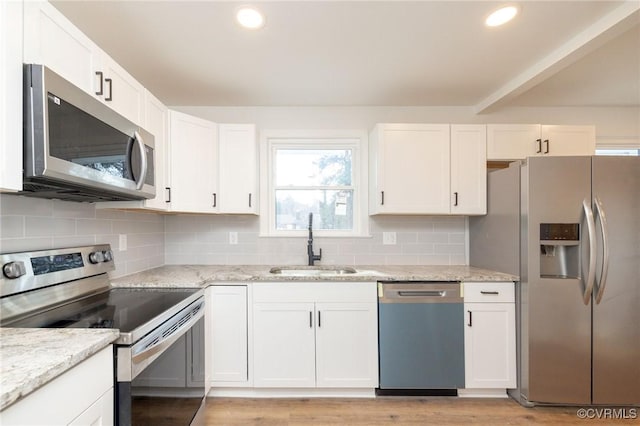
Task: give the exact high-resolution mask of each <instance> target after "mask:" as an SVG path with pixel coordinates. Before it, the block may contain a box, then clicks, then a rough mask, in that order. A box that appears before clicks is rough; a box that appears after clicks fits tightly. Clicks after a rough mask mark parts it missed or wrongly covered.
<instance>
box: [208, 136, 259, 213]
mask: <svg viewBox="0 0 640 426" xmlns="http://www.w3.org/2000/svg"><path fill="white" fill-rule="evenodd" d="M218 131H219V137H218V152H219V155H220V161H219V163H218V166H219V171H220V185H219V192H220V193H219V200H218V201H219V205H220V209H219V212H220V213H244V214H257V213H258V200H257V194H258V188H257V187H258V180H257V172H258V157H257V146H256V127H255V125H253V124H220V125H219V126H218Z"/></svg>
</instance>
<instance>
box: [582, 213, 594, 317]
mask: <svg viewBox="0 0 640 426" xmlns="http://www.w3.org/2000/svg"><path fill="white" fill-rule="evenodd" d="M582 207H583V208H584V214H585V216H586V219H587V229H588V231H589V272H588V273H587V282H586V283H585V290H584V294H583V297H582V299H583V301H584V304H585V305H588V304H589V300H590V299H591V294H592V293H593V286H594V285H595V282H596V254H597V253H596V235H595V233H596V223H595V219H594V218H593V211H592V210H591V207H590V206H589V202H587V200H583V201H582Z"/></svg>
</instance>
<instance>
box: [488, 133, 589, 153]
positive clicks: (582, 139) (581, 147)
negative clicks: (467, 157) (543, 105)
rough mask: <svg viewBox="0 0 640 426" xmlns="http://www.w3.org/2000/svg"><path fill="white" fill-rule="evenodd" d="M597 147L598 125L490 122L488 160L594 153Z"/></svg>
mask: <svg viewBox="0 0 640 426" xmlns="http://www.w3.org/2000/svg"><path fill="white" fill-rule="evenodd" d="M595 149H596V130H595V126H551V125H540V124H488V125H487V159H488V160H519V159H525V158H527V157H535V156H541V155H551V156H556V155H594V154H595Z"/></svg>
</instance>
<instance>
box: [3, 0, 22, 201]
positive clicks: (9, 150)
mask: <svg viewBox="0 0 640 426" xmlns="http://www.w3.org/2000/svg"><path fill="white" fill-rule="evenodd" d="M22 34H23V33H22V2H16V1H0V63H1V64H2V66H0V93H2V96H0V191H20V190H22V164H23V163H22V72H23V71H22Z"/></svg>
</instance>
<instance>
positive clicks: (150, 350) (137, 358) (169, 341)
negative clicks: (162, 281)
mask: <svg viewBox="0 0 640 426" xmlns="http://www.w3.org/2000/svg"><path fill="white" fill-rule="evenodd" d="M203 315H204V310H200V312H198V314H196V315H195V316H193V317H191V319H190V320H189V321H187V322H185V323H184V324H182V325H181V326H179V328H178V329H177V330H176V331H175V332H173V333H172V334H171V335H170V336H169V337H167V338H165V339H163V340H160V341H158V342H156V343H154V344H153V345H151V346H149V347H147V348H146V349H144V350H143V351H142V352H139V353H137V354H135V355H133V356H132V357H131V362H132V363H133V365H134V366H135V365H136V364H140V363H142V362H143V361H145V360H147V359H149V358H150V357H152V356H153V355H155V354H159V353H161V352H164V350H165V349H167V348H168V347H169V346H171V345H173V344H174V343H175V342H176V340H178V339H179V338H180V337H182V336H183V335H184V334H185V333H186V332H187V331H189V329H190V328H191V327H192V326H193V325H194V324H195V323H196V322H197V321H198V320H199V319H200V318H202V317H203Z"/></svg>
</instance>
